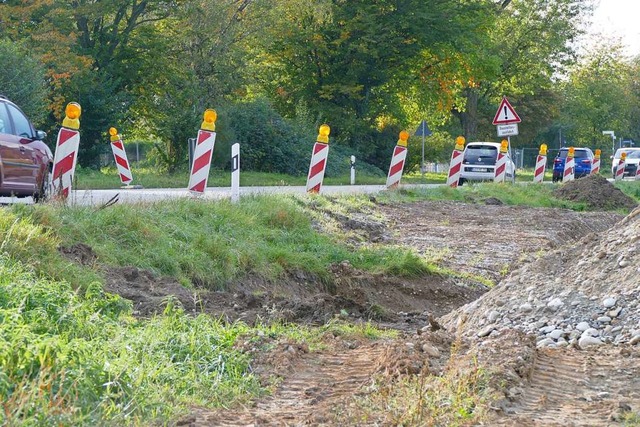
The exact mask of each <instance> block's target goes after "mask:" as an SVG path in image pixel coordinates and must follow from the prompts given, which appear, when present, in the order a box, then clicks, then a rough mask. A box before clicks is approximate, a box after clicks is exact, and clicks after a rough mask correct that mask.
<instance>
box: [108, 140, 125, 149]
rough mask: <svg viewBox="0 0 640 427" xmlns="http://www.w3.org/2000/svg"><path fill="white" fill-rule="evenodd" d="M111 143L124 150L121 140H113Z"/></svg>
mask: <svg viewBox="0 0 640 427" xmlns="http://www.w3.org/2000/svg"><path fill="white" fill-rule="evenodd" d="M111 144H113V146H114V147H116V148H119V149H120V150H122V151H124V146H123V145H122V141H113V142H112V143H111Z"/></svg>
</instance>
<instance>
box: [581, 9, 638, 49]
mask: <svg viewBox="0 0 640 427" xmlns="http://www.w3.org/2000/svg"><path fill="white" fill-rule="evenodd" d="M589 33H590V37H589V39H588V40H591V41H587V43H594V42H595V40H597V39H598V37H597V36H598V34H602V35H604V36H605V37H606V38H620V39H621V40H622V43H623V44H624V45H625V46H626V49H625V53H627V54H628V55H633V56H635V55H640V0H600V2H599V5H597V6H596V9H595V11H594V15H593V18H592V24H591V27H590V29H589ZM594 36H595V37H594Z"/></svg>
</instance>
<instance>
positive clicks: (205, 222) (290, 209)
mask: <svg viewBox="0 0 640 427" xmlns="http://www.w3.org/2000/svg"><path fill="white" fill-rule="evenodd" d="M300 200H301V199H300V198H296V197H294V196H256V197H245V198H243V199H242V200H241V201H240V203H237V204H233V203H231V202H230V201H213V202H212V201H208V202H204V201H194V200H187V199H184V200H173V201H165V202H160V203H156V204H150V205H133V206H132V205H116V206H112V207H109V208H107V209H98V210H96V209H95V208H93V207H73V208H68V207H61V206H56V205H42V206H28V205H16V206H13V207H12V208H11V211H10V212H11V216H12V218H14V219H13V221H14V222H15V221H18V223H20V224H23V225H21V229H22V228H24V231H23V233H26V234H28V233H30V231H29V230H31V229H33V230H34V231H33V232H32V234H33V235H34V236H40V235H41V234H43V233H44V235H47V236H49V237H50V240H47V242H48V243H46V244H40V243H38V242H37V241H35V240H34V239H32V242H31V243H29V240H28V239H20V241H24V243H22V244H24V246H25V248H24V250H23V253H24V259H25V260H29V262H32V261H33V262H34V263H36V267H37V268H38V269H39V271H42V272H44V273H46V274H48V275H54V274H56V271H59V270H60V268H62V269H68V268H70V267H69V265H72V264H71V263H69V262H67V261H65V260H64V258H62V257H61V256H60V255H59V254H58V253H57V251H56V248H57V245H64V246H71V245H74V244H77V243H84V244H87V245H89V246H91V248H92V249H93V250H94V251H95V253H96V254H97V256H98V260H99V262H100V263H101V264H106V265H111V266H136V267H138V268H142V269H147V270H151V271H153V272H154V273H156V274H159V275H165V276H171V277H174V278H176V279H178V280H179V281H181V282H182V283H184V284H196V285H200V286H205V287H207V288H210V289H224V288H225V286H226V284H227V283H228V282H229V281H231V280H234V279H238V278H241V277H244V276H245V275H246V274H255V275H258V276H260V277H263V278H265V279H267V280H275V279H278V278H279V277H282V275H283V274H285V273H286V272H292V271H305V272H308V273H311V274H313V275H314V276H315V277H318V278H319V279H320V280H322V281H327V283H328V281H330V280H331V276H330V274H329V271H328V266H329V265H330V264H332V263H337V262H341V261H344V260H347V261H349V262H350V263H351V264H352V265H353V266H354V267H355V268H358V269H362V270H366V271H371V272H374V273H376V272H383V273H389V274H394V275H399V276H407V277H414V276H417V275H420V274H430V273H431V272H432V271H433V268H432V267H431V266H430V265H429V264H427V263H426V262H425V261H424V259H422V258H421V257H419V256H417V255H416V254H415V253H413V252H412V251H410V250H407V249H404V248H389V247H378V246H370V247H363V248H361V249H358V250H353V248H350V247H348V246H347V245H345V244H340V243H336V242H335V241H334V240H333V239H332V237H331V235H327V234H324V233H319V232H318V231H316V230H314V221H313V215H314V214H313V213H312V212H311V211H310V210H308V209H307V208H306V207H305V206H304V203H305V202H301V201H300ZM314 200H315V201H316V202H318V203H328V202H327V199H325V198H323V197H316V198H314ZM353 203H355V202H353ZM11 224H13V222H11V220H9V221H5V224H4V228H5V229H6V230H8V231H5V236H6V235H8V234H7V233H9V232H10V229H11V227H12V225H11ZM29 227H31V228H29ZM2 236H3V234H2V225H1V224H0V237H2ZM4 240H7V241H14V239H4ZM32 252H33V253H32ZM47 254H48V255H47ZM21 256H22V255H21ZM40 256H45V259H46V260H47V261H46V262H44V261H38V257H40ZM50 260H54V261H55V262H53V264H51V262H49V261H50ZM76 268H77V267H76ZM85 270H87V269H85ZM81 272H82V270H78V272H77V274H76V276H77V277H75V278H73V277H71V278H70V277H69V276H67V273H64V274H59V275H58V276H55V277H65V278H66V279H67V280H70V281H71V282H72V283H73V284H74V286H76V287H84V286H86V285H87V284H88V283H90V282H92V281H94V280H97V279H96V275H97V274H98V273H96V272H94V273H93V274H94V276H93V277H83V276H82V274H81Z"/></svg>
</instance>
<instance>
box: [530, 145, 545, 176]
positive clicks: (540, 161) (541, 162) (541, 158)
mask: <svg viewBox="0 0 640 427" xmlns="http://www.w3.org/2000/svg"><path fill="white" fill-rule="evenodd" d="M546 168H547V144H542V145H541V146H540V152H539V153H538V157H537V158H536V168H535V170H534V172H533V182H535V183H541V182H543V181H544V171H545V169H546Z"/></svg>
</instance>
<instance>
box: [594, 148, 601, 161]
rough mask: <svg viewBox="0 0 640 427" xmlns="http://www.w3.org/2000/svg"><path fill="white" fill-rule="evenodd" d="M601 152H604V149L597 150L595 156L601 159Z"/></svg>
mask: <svg viewBox="0 0 640 427" xmlns="http://www.w3.org/2000/svg"><path fill="white" fill-rule="evenodd" d="M600 154H602V150H600V149H599V148H598V149H597V150H596V154H595V158H596V159H599V158H600Z"/></svg>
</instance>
